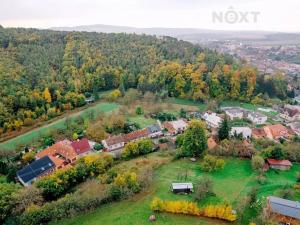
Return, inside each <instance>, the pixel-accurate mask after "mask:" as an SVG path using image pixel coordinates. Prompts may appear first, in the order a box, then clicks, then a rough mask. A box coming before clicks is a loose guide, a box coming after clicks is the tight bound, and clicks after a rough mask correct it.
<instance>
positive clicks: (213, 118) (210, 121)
mask: <svg viewBox="0 0 300 225" xmlns="http://www.w3.org/2000/svg"><path fill="white" fill-rule="evenodd" d="M202 119H204V120H205V122H206V124H207V126H208V127H210V128H219V126H220V124H221V122H222V118H221V117H219V116H217V114H216V113H208V112H206V113H205V114H204V115H203V117H202Z"/></svg>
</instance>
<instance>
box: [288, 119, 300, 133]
mask: <svg viewBox="0 0 300 225" xmlns="http://www.w3.org/2000/svg"><path fill="white" fill-rule="evenodd" d="M288 126H289V127H290V128H291V130H292V131H293V132H294V133H295V134H297V135H300V121H296V122H293V123H289V124H288Z"/></svg>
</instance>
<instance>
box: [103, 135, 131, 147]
mask: <svg viewBox="0 0 300 225" xmlns="http://www.w3.org/2000/svg"><path fill="white" fill-rule="evenodd" d="M102 144H103V146H104V148H105V149H107V150H108V151H114V150H117V149H120V148H123V147H124V145H125V138H124V136H123V135H118V136H111V137H109V138H107V139H105V140H103V141H102Z"/></svg>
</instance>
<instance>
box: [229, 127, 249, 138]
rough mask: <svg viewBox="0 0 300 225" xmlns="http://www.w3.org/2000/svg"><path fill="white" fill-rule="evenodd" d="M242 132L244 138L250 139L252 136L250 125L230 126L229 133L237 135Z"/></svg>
mask: <svg viewBox="0 0 300 225" xmlns="http://www.w3.org/2000/svg"><path fill="white" fill-rule="evenodd" d="M239 134H242V136H243V138H244V139H250V138H251V136H252V130H251V129H250V127H232V128H231V131H230V135H231V136H234V135H239Z"/></svg>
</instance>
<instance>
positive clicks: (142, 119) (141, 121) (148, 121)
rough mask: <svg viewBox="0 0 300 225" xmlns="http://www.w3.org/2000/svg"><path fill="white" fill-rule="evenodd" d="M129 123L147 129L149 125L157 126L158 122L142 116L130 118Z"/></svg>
mask: <svg viewBox="0 0 300 225" xmlns="http://www.w3.org/2000/svg"><path fill="white" fill-rule="evenodd" d="M127 121H128V122H130V123H136V124H138V125H139V126H140V127H141V128H144V127H147V126H149V125H152V124H155V123H156V120H155V119H152V118H146V117H145V116H143V115H140V116H130V117H128V118H127Z"/></svg>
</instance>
